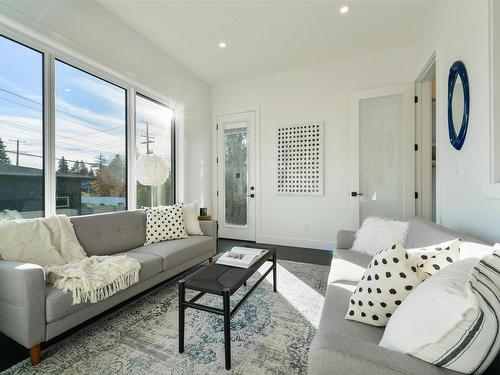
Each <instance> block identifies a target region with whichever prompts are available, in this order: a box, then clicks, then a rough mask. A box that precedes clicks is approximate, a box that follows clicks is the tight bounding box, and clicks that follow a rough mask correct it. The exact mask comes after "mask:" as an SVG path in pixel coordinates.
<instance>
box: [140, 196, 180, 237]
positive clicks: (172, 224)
mask: <svg viewBox="0 0 500 375" xmlns="http://www.w3.org/2000/svg"><path fill="white" fill-rule="evenodd" d="M180 238H187V233H186V229H185V226H184V213H183V205H182V204H174V205H173V206H163V207H161V208H159V207H152V208H147V209H146V242H145V243H144V244H145V245H148V244H152V243H157V242H162V241H168V240H175V239H180Z"/></svg>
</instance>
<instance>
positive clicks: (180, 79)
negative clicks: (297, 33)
mask: <svg viewBox="0 0 500 375" xmlns="http://www.w3.org/2000/svg"><path fill="white" fill-rule="evenodd" d="M0 13H1V14H3V15H5V16H7V17H8V18H10V19H13V20H15V21H17V22H18V23H21V24H23V25H25V26H27V27H29V28H31V29H33V30H35V31H36V32H38V33H40V34H42V35H44V36H46V37H49V38H51V39H53V40H55V41H57V42H59V43H61V44H63V45H65V46H66V47H69V48H71V49H73V50H75V51H77V52H79V53H81V54H82V55H85V56H87V57H89V58H91V59H93V60H95V61H97V62H98V63H100V64H103V65H106V66H107V67H109V68H111V69H113V70H114V71H116V72H118V73H119V74H121V75H124V76H126V77H128V78H129V79H131V80H134V81H136V82H139V83H140V84H142V85H144V86H146V87H148V88H150V89H152V90H154V91H156V92H157V93H159V94H160V95H162V96H164V97H166V98H168V99H169V101H170V102H169V103H166V104H169V105H170V106H173V107H174V108H175V109H176V112H177V115H178V118H177V120H178V124H179V127H180V128H181V131H182V130H184V131H185V135H186V147H185V149H184V152H183V154H184V157H185V160H179V163H178V167H179V169H180V172H181V178H182V180H183V181H181V185H184V189H183V190H184V192H182V191H181V192H180V195H181V197H182V196H185V198H186V200H187V201H191V200H199V199H201V197H202V196H205V197H207V196H210V192H211V186H210V173H209V171H210V169H209V168H210V142H209V141H208V140H209V139H210V121H211V90H210V87H209V86H208V85H207V84H205V83H204V82H203V81H202V80H200V79H199V78H198V77H196V76H195V75H194V74H193V73H191V72H190V71H188V70H187V69H186V68H184V67H183V66H181V65H180V64H179V63H177V62H176V61H175V60H173V59H172V58H171V57H169V56H168V55H167V54H166V53H164V52H163V51H162V50H160V49H159V48H157V47H156V46H154V45H153V44H151V43H150V42H148V41H147V40H146V39H144V38H143V37H141V36H140V35H139V34H138V33H136V32H135V31H134V30H133V29H131V28H130V27H128V26H127V25H126V24H125V23H123V22H122V21H120V20H119V19H118V18H116V17H115V16H114V15H113V14H112V13H110V12H109V11H108V10H106V9H105V8H104V7H102V6H100V5H99V4H97V3H95V2H87V1H78V2H76V1H75V2H74V1H71V2H60V1H58V2H52V1H2V2H0ZM201 162H204V166H205V169H206V171H205V180H204V182H203V183H201V181H200V165H201ZM183 175H184V176H183ZM207 203H210V201H209V200H207Z"/></svg>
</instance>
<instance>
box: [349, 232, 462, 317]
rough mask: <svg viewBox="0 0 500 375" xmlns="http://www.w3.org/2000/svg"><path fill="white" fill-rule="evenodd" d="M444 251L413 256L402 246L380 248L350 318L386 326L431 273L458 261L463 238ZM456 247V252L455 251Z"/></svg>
mask: <svg viewBox="0 0 500 375" xmlns="http://www.w3.org/2000/svg"><path fill="white" fill-rule="evenodd" d="M445 245H446V247H440V246H441V245H436V247H437V248H438V249H439V248H441V249H442V250H436V251H435V252H434V251H433V252H429V251H428V252H427V255H423V257H424V258H425V259H424V258H422V256H421V255H420V254H418V255H414V256H410V255H409V253H408V252H407V251H406V249H405V248H404V247H403V246H401V245H399V244H396V245H393V246H392V247H390V248H388V249H385V250H382V251H379V252H378V253H377V254H376V255H375V256H374V257H373V259H372V261H371V262H370V264H369V265H368V268H367V269H366V270H365V273H364V274H363V277H362V278H361V281H360V282H359V283H358V286H357V287H356V290H355V291H354V293H353V295H352V297H351V300H350V302H349V303H350V305H349V309H348V311H347V315H346V319H349V320H355V321H358V322H361V323H366V324H370V325H374V326H379V327H383V326H385V325H386V324H387V322H388V321H389V318H390V317H391V316H392V314H393V313H394V312H395V311H396V309H397V308H398V306H399V305H400V304H401V303H402V302H403V300H404V299H405V298H406V297H407V296H408V295H409V294H410V293H411V291H412V290H413V289H415V288H416V287H417V286H418V285H419V284H420V283H421V282H422V281H424V280H425V279H426V278H427V277H428V275H429V274H431V275H432V274H434V273H436V272H438V271H439V270H440V269H441V268H444V267H446V266H447V265H448V264H451V263H453V262H455V261H457V260H458V258H459V245H460V241H459V240H458V239H457V240H454V241H451V242H449V243H445ZM455 250H456V251H455Z"/></svg>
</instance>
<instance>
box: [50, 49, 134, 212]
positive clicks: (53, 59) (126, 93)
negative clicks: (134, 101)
mask: <svg viewBox="0 0 500 375" xmlns="http://www.w3.org/2000/svg"><path fill="white" fill-rule="evenodd" d="M57 62H60V63H62V64H65V65H67V66H69V67H71V68H73V69H76V70H78V71H80V72H82V73H85V74H88V75H90V76H92V77H94V78H97V79H100V80H101V81H104V82H107V83H109V84H111V85H113V86H116V87H118V88H120V89H122V90H123V91H124V92H125V153H124V156H125V187H126V188H125V202H126V205H125V207H126V208H125V210H124V211H128V210H129V199H128V196H129V182H130V181H129V176H128V175H129V165H128V164H129V160H128V155H129V151H128V148H129V142H128V139H129V137H130V134H129V129H128V128H129V124H130V116H129V110H128V106H129V100H128V96H129V90H128V89H127V87H126V86H121V85H119V84H117V83H115V82H113V81H111V80H108V79H106V78H102V77H101V76H99V75H97V74H95V73H93V72H89V71H87V70H84V69H83V68H81V67H79V66H78V65H75V64H73V63H70V62H68V61H65V60H62V59H61V58H58V57H57V56H55V55H52V58H51V64H53V67H54V68H53V72H54V74H53V93H52V95H53V96H52V98H53V100H54V110H53V116H54V181H55V182H54V184H55V185H54V186H55V190H54V195H55V198H54V199H57V195H56V190H57V176H56V171H57V161H56V157H55V150H56V145H55V138H56V127H55V119H56V109H55V98H56V96H55V95H56V92H55V88H56V78H57V77H56V72H55V66H56V63H57ZM55 210H57V205H56V206H55ZM82 216H84V215H82Z"/></svg>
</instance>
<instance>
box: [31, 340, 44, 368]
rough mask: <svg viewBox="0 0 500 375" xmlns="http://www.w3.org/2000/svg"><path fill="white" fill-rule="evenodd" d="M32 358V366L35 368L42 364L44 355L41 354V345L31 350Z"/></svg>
mask: <svg viewBox="0 0 500 375" xmlns="http://www.w3.org/2000/svg"><path fill="white" fill-rule="evenodd" d="M30 358H31V364H32V365H33V366H36V365H38V364H40V362H41V361H42V353H41V346H40V344H38V345H35V346H34V347H32V348H30Z"/></svg>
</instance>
